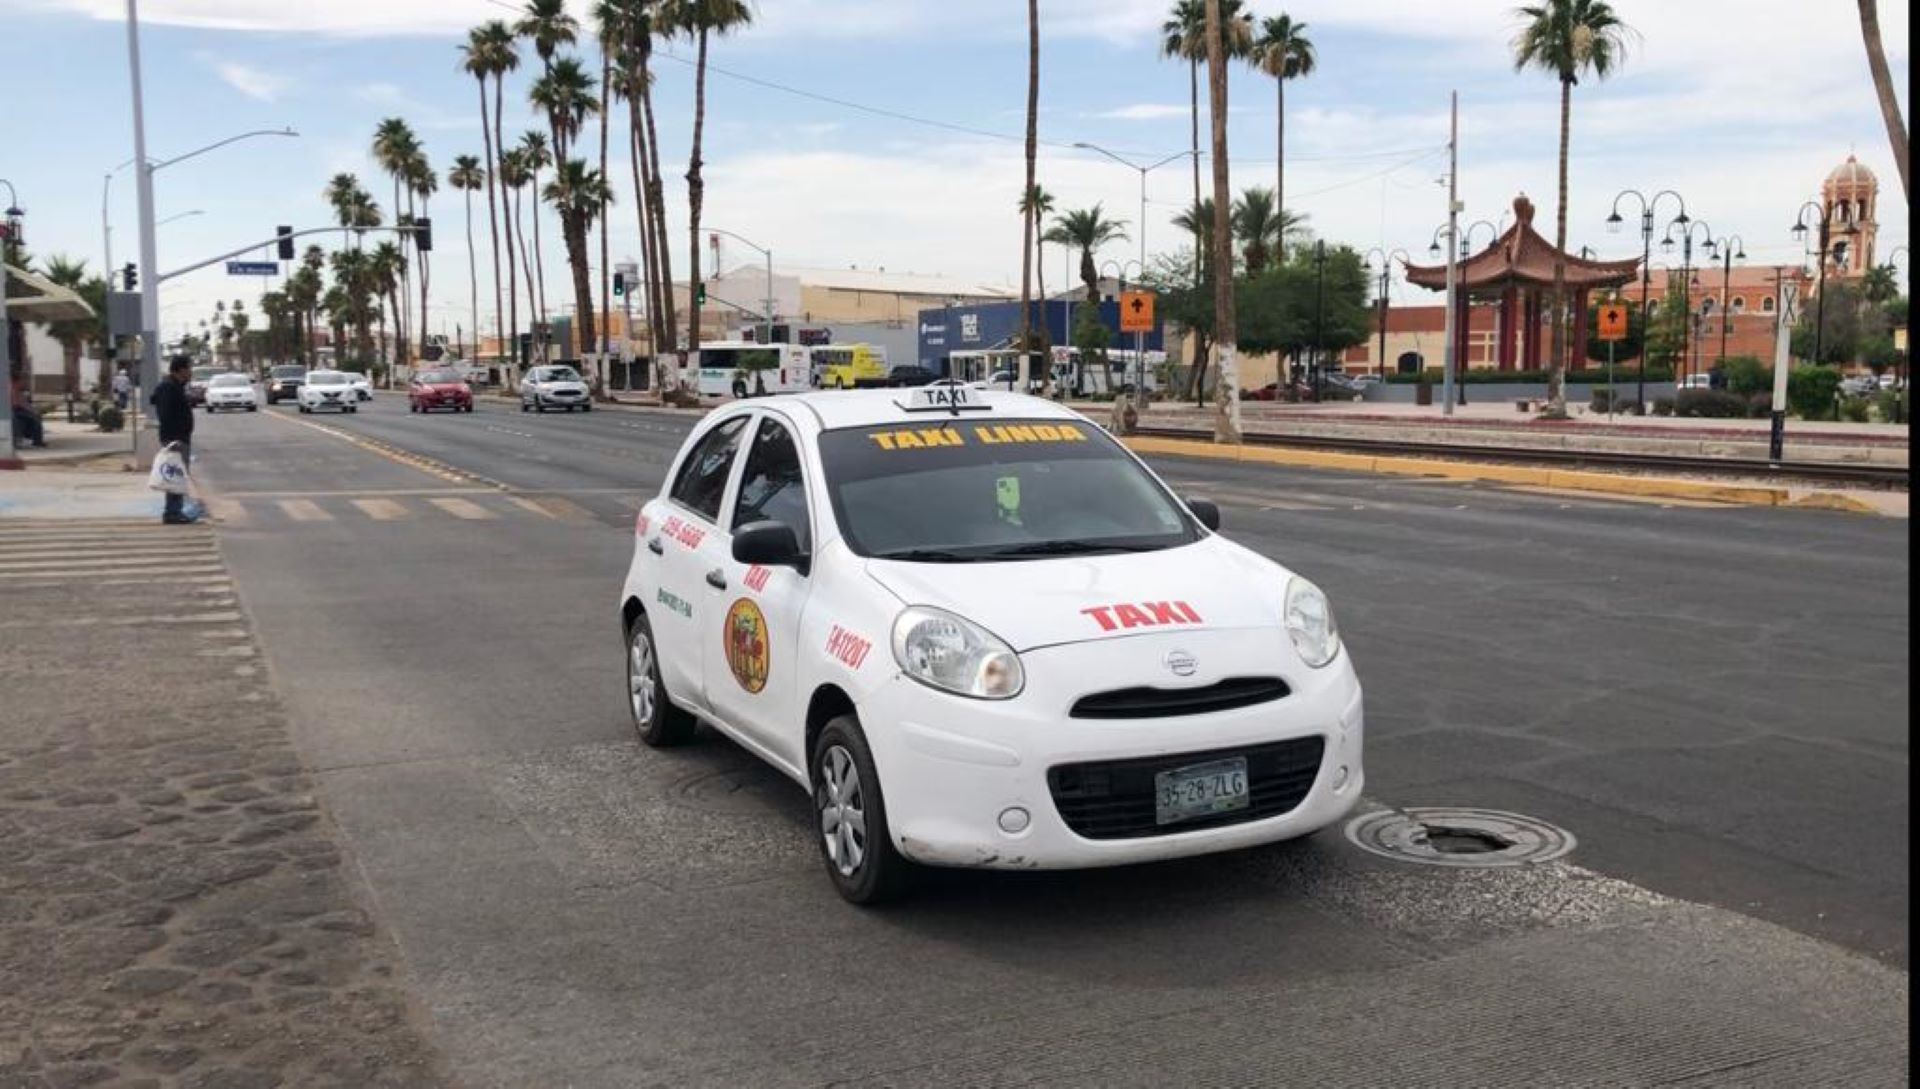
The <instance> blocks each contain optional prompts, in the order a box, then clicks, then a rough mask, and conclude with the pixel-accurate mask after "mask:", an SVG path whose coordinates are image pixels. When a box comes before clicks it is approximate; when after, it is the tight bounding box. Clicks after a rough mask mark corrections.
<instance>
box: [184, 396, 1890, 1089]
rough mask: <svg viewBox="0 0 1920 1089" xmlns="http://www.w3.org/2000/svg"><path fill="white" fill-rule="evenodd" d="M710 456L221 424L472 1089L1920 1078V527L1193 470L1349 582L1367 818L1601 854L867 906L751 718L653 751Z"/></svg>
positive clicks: (352, 424) (571, 439)
mask: <svg viewBox="0 0 1920 1089" xmlns="http://www.w3.org/2000/svg"><path fill="white" fill-rule="evenodd" d="M688 426H690V424H689V421H688V420H687V419H685V418H684V417H673V416H669V415H666V414H661V413H640V412H626V411H614V410H605V409H603V410H600V411H596V412H594V413H591V414H586V415H568V414H557V415H548V416H540V415H524V414H522V413H520V412H518V411H516V410H514V409H513V408H512V407H511V406H505V407H503V406H501V405H500V404H498V403H495V402H490V401H483V402H482V405H481V407H480V410H479V411H478V412H476V413H474V414H472V415H458V416H455V415H446V416H432V417H424V418H423V417H416V416H411V415H409V414H408V413H407V412H406V410H405V404H404V401H402V400H400V399H399V398H397V397H395V396H394V395H390V394H382V395H381V399H380V400H379V401H377V402H376V403H375V404H373V405H371V406H368V407H367V408H366V409H364V410H363V411H362V412H360V413H359V414H357V415H355V416H351V417H327V418H322V419H314V418H309V417H295V416H294V415H293V414H292V413H291V412H290V411H279V410H276V411H271V412H263V413H261V414H259V415H247V416H233V417H226V418H219V419H215V420H209V421H205V422H203V423H202V425H201V433H200V434H199V435H198V436H196V438H197V441H196V444H195V445H196V471H197V472H199V473H200V474H201V475H202V476H203V477H204V478H205V479H206V480H207V481H208V482H209V484H210V486H211V488H212V491H213V494H214V495H215V496H216V497H218V502H217V503H216V509H217V510H218V511H219V513H220V515H221V517H222V525H221V531H220V536H221V538H222V542H223V547H224V548H225V549H226V551H227V554H228V556H229V559H230V562H231V564H232V566H233V568H234V570H235V573H236V578H237V581H238V583H239V586H240V596H241V600H242V602H243V603H244V605H245V606H246V607H247V609H248V611H249V613H250V614H251V615H252V617H253V619H254V620H255V622H256V623H257V624H258V625H259V626H260V629H261V637H262V640H263V643H264V645H265V647H266V650H267V654H268V658H269V660H270V662H271V667H272V670H273V675H274V680H275V683H276V686H277V687H278V688H279V689H280V690H281V694H282V695H283V696H284V697H285V698H286V700H287V702H288V706H289V709H290V712H291V716H292V719H293V723H294V729H295V737H296V740H297V742H298V744H299V746H300V748H301V751H302V754H303V756H304V757H305V758H306V759H307V760H308V762H309V763H310V764H312V765H313V766H314V768H315V770H316V773H317V775H318V776H319V778H320V780H321V782H322V783H323V785H324V796H325V799H326V801H327V804H328V805H329V806H330V808H331V809H332V810H333V812H334V814H335V816H336V818H337V819H338V820H339V821H340V823H341V825H342V827H343V828H344V830H345V831H346V833H347V837H348V840H349V843H350V846H351V849H352V850H353V851H354V853H355V855H356V858H357V861H358V862H359V865H360V868H361V872H362V874H363V875H364V877H365V879H366V881H367V883H368V887H369V890H370V892H371V895H372V897H373V899H374V901H375V902H376V903H377V905H378V906H379V909H380V911H381V912H382V914H383V915H384V916H386V917H387V920H388V921H389V922H390V923H391V924H392V925H393V927H394V929H395V932H396V934H397V935H398V938H399V941H400V944H401V947H402V950H403V952H404V953H405V955H406V957H407V958H408V962H409V966H410V968H411V970H412V971H413V973H414V974H415V976H416V978H417V981H418V985H419V986H420V987H421V988H422V990H423V991H424V995H425V1000H426V1002H427V1004H428V1006H429V1008H430V1009H431V1010H432V1011H433V1014H434V1018H435V1023H436V1028H437V1029H438V1031H439V1032H440V1035H441V1041H442V1043H443V1045H444V1046H445V1047H446V1048H447V1049H448V1051H449V1054H450V1056H451V1058H452V1061H453V1064H454V1067H455V1069H456V1070H458V1071H460V1072H461V1073H462V1075H463V1076H464V1077H466V1078H467V1079H468V1080H469V1081H470V1082H472V1083H473V1084H499V1085H513V1084H536V1083H537V1084H558V1083H562V1082H563V1081H568V1082H571V1083H572V1084H578V1085H587V1084H594V1085H597V1084H655V1083H658V1084H722V1083H724V1084H729V1085H745V1084H768V1085H788V1084H818V1083H823V1082H828V1081H835V1080H836V1079H838V1083H842V1084H868V1083H872V1084H929V1085H943V1084H944V1085H953V1084H966V1085H974V1084H1050V1085H1052V1084H1136V1083H1143V1082H1147V1081H1154V1082H1156V1083H1157V1082H1158V1081H1159V1080H1160V1079H1159V1078H1158V1077H1149V1076H1148V1075H1149V1074H1152V1073H1155V1072H1164V1071H1168V1070H1175V1069H1177V1070H1180V1071H1184V1072H1186V1073H1187V1074H1188V1075H1189V1076H1188V1079H1187V1080H1190V1081H1197V1082H1200V1083H1202V1084H1213V1083H1214V1082H1216V1081H1218V1082H1221V1083H1234V1084H1246V1083H1249V1081H1251V1082H1253V1083H1271V1082H1270V1080H1269V1079H1270V1078H1271V1077H1272V1075H1271V1073H1270V1071H1271V1070H1273V1069H1275V1067H1273V1066H1271V1065H1263V1064H1273V1063H1284V1064H1286V1065H1285V1067H1284V1069H1286V1070H1288V1071H1289V1073H1288V1075H1287V1077H1286V1078H1285V1079H1283V1080H1286V1081H1293V1080H1295V1079H1296V1077H1297V1078H1300V1079H1305V1078H1308V1077H1310V1076H1317V1077H1321V1078H1323V1079H1324V1080H1327V1081H1330V1082H1331V1083H1335V1084H1388V1083H1404V1084H1419V1085H1451V1084H1460V1085H1465V1084H1478V1085H1497V1084H1545V1083H1552V1084H1560V1085H1570V1084H1623V1083H1636V1084H1646V1083H1656V1082H1660V1081H1662V1080H1663V1079H1679V1078H1682V1077H1687V1076H1693V1077H1699V1078H1701V1079H1702V1080H1703V1082H1704V1083H1723V1084H1762V1083H1778V1084H1809V1083H1812V1082H1825V1083H1833V1082H1831V1080H1830V1076H1831V1077H1837V1078H1839V1080H1840V1081H1844V1082H1845V1083H1848V1084H1869V1083H1880V1082H1885V1083H1888V1084H1901V1083H1904V1071H1905V1064H1906V1044H1905V1040H1904V1036H1905V1031H1906V1014H1905V996H1906V989H1907V976H1906V967H1907V963H1908V956H1909V937H1908V925H1907V921H1906V916H1907V886H1908V875H1909V871H1908V862H1907V854H1908V851H1907V848H1908V831H1907V826H1908V815H1909V809H1908V801H1907V799H1908V774H1907V759H1908V729H1907V718H1908V711H1909V706H1908V703H1909V695H1908V682H1907V660H1908V651H1909V635H1908V607H1907V592H1908V583H1909V572H1908V567H1907V550H1908V526H1907V523H1906V522H1905V521H1903V520H1891V519H1879V518H1871V517H1863V516H1858V515H1848V514H1838V513H1830V512H1819V511H1791V510H1770V509H1747V508H1731V507H1697V506H1687V505H1675V504H1667V505H1663V504H1654V503H1628V502H1624V501H1615V500H1598V499H1591V498H1586V497H1580V496H1573V495H1562V494H1543V493H1533V492H1525V491H1520V490H1514V489H1507V488H1494V487H1489V486H1475V485H1462V484H1455V483H1440V482H1419V481H1409V480H1402V479H1392V478H1381V477H1371V476H1363V475H1355V474H1341V473H1329V472H1318V471H1295V470H1285V469H1276V468H1272V467H1265V466H1262V467H1242V466H1236V465H1230V464H1226V463H1213V462H1203V461H1193V460H1180V459H1167V460H1163V461H1161V462H1160V463H1158V466H1157V467H1158V468H1159V469H1160V470H1161V472H1162V473H1163V475H1165V476H1167V477H1168V478H1169V479H1170V480H1172V481H1174V482H1175V483H1176V485H1177V486H1178V487H1179V488H1180V489H1181V490H1182V491H1186V492H1190V493H1193V494H1200V495H1205V496H1208V497H1211V498H1214V499H1216V500H1218V501H1220V502H1221V504H1222V506H1223V509H1224V512H1225V518H1226V525H1225V531H1226V532H1227V533H1229V534H1230V535H1232V536H1234V537H1236V538H1237V539H1239V540H1241V541H1243V542H1245V543H1247V544H1249V545H1250V546H1252V547H1254V548H1257V549H1259V550H1261V551H1263V552H1266V553H1267V554H1269V555H1272V556H1274V557H1275V558H1277V559H1280V560H1281V561H1283V562H1285V563H1287V564H1288V565H1289V566H1291V567H1294V568H1295V569H1297V570H1300V571H1302V572H1303V573H1305V574H1307V575H1309V576H1310V577H1312V578H1313V579H1315V581H1317V582H1319V583H1320V584H1321V585H1322V586H1323V587H1325V588H1326V589H1327V591H1328V592H1329V594H1330V596H1331V597H1332V600H1333V602H1334V604H1335V608H1336V611H1337V614H1338V616H1339V618H1340V622H1341V627H1342V630H1343V634H1344V635H1345V637H1346V640H1347V643H1348V645H1349V647H1350V648H1351V650H1352V653H1353V654H1354V656H1355V661H1356V663H1357V665H1358V668H1359V670H1360V673H1361V677H1362V680H1363V682H1364V683H1365V684H1366V686H1367V696H1368V771H1369V783H1368V794H1369V803H1370V804H1374V805H1380V806H1389V807H1400V806H1423V805H1473V806H1483V807H1490V808H1495V809H1504V810H1511V811H1516V812H1520V813H1524V814H1528V815H1531V816H1534V817H1538V818H1541V819H1543V820H1546V821H1549V822H1552V823H1553V824H1556V825H1558V826H1560V827H1562V828H1565V829H1568V830H1569V831H1571V832H1572V833H1573V834H1574V835H1575V836H1577V837H1578V840H1579V846H1578V849H1577V850H1576V851H1575V852H1574V854H1573V855H1572V856H1571V858H1570V859H1569V860H1568V861H1567V862H1566V863H1556V864H1549V865H1545V866H1540V867H1533V868H1529V869H1526V870H1510V871H1477V872H1469V871H1451V870H1436V869H1433V868H1426V867H1417V866H1411V865H1406V864H1400V863H1394V862H1389V861H1384V860H1376V859H1374V858H1372V857H1371V856H1367V855H1364V854H1362V853H1360V852H1359V851H1357V850H1356V849H1354V848H1353V847H1351V846H1350V845H1348V844H1346V843H1345V842H1344V841H1343V840H1342V838H1341V837H1340V835H1339V834H1338V832H1337V831H1333V830H1329V831H1328V832H1325V833H1322V834H1320V835H1318V836H1315V837H1313V838H1312V839H1310V840H1308V841H1305V842H1304V843H1298V844H1290V845H1282V846H1279V847H1276V848H1271V849H1267V850H1262V851H1255V852H1248V853H1245V854H1241V855H1234V856H1223V857H1219V858H1213V859H1203V860H1195V861H1190V862H1183V863H1178V864H1170V865H1161V866H1153V867H1144V868H1136V869H1131V870H1120V871H1112V872H1101V873H1092V874H1073V875H1047V874H1042V875H1012V876H1009V875H991V874H966V873H947V874H940V875H936V876H935V878H934V879H933V880H932V881H931V882H930V887H929V888H928V889H927V890H926V891H925V892H924V893H923V894H922V895H921V896H920V897H918V898H917V899H915V900H913V901H910V902H909V903H907V904H904V905H901V906H899V907H897V908H894V909H891V910H888V911H885V912H875V913H869V912H860V911H856V910H853V909H850V908H847V907H845V906H844V905H842V904H841V903H839V901H838V900H837V898H835V897H834V896H833V894H832V892H831V890H830V889H829V888H828V886H827V883H826V881H825V880H824V878H823V877H822V875H820V874H819V873H818V872H816V868H817V866H818V862H817V859H816V857H815V853H814V849H813V846H812V843H811V839H810V836H809V833H808V831H807V829H808V822H809V815H808V811H807V803H806V800H805V798H804V795H803V794H802V792H800V791H798V790H797V789H795V788H793V787H792V786H791V785H790V784H788V783H787V782H785V781H784V780H782V779H779V778H777V777H776V776H774V775H773V774H772V773H770V772H766V771H764V770H762V769H761V768H760V767H759V766H758V765H757V764H756V763H754V762H753V761H752V760H751V759H750V758H749V757H747V756H745V755H744V754H743V753H741V752H740V751H739V750H737V749H735V748H734V747H733V746H731V745H730V744H728V743H726V742H725V741H724V740H722V739H719V738H718V737H717V736H716V735H712V734H711V733H707V734H704V735H703V741H702V743H700V744H696V745H694V746H692V747H690V748H688V749H685V750H681V751H676V752H670V753H660V752H653V751H650V750H643V749H642V748H640V747H639V746H638V745H637V743H636V742H635V741H634V740H633V739H632V734H631V729H630V727H629V725H628V723H627V720H626V714H625V709H624V706H623V704H622V691H621V676H620V665H619V662H620V658H619V649H618V641H617V640H618V635H617V631H616V621H615V619H614V609H615V597H616V594H617V591H618V587H619V583H620V580H621V577H622V575H623V574H624V571H625V568H626V564H627V560H628V558H629V555H630V550H631V548H632V537H631V534H630V532H629V531H628V528H627V527H628V526H629V525H630V524H631V521H632V518H633V515H634V512H635V511H636V510H637V509H638V506H639V502H640V499H641V497H642V496H643V495H645V494H648V493H651V492H652V491H654V490H656V489H657V488H658V486H659V483H660V478H661V476H662V474H663V472H664V469H665V466H666V463H667V461H668V460H669V459H670V458H671V456H672V454H673V451H674V450H675V448H676V446H677V444H678V441H679V438H680V436H682V435H683V434H684V433H685V431H686V429H687V428H688ZM396 450H399V451H405V452H409V453H410V455H420V456H423V457H424V458H427V459H431V461H429V462H421V461H420V460H419V459H417V458H413V457H409V456H408V455H406V454H400V455H397V454H396V453H395V451H396ZM409 462H412V463H409ZM448 470H452V471H448ZM1623 1041H1626V1042H1623ZM1302 1044H1306V1045H1311V1046H1307V1047H1302V1046H1301V1045H1302ZM1756 1064H1757V1065H1756ZM1263 1070H1264V1071H1269V1073H1268V1074H1267V1075H1264V1076H1263V1075H1259V1074H1257V1073H1255V1072H1257V1071H1263ZM1810 1070H1811V1071H1815V1072H1816V1073H1814V1074H1808V1073H1807V1071H1810ZM1842 1075H1844V1076H1842Z"/></svg>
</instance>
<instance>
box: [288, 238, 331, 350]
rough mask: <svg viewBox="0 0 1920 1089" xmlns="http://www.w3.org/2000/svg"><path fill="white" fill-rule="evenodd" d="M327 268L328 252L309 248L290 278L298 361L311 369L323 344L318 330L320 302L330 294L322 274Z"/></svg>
mask: <svg viewBox="0 0 1920 1089" xmlns="http://www.w3.org/2000/svg"><path fill="white" fill-rule="evenodd" d="M326 267H327V255H326V251H324V250H322V249H321V248H320V247H319V246H308V247H307V250H306V253H304V254H302V255H301V258H300V267H299V268H297V269H295V270H294V273H293V275H291V276H289V277H287V301H288V303H289V304H291V305H292V307H293V310H294V313H295V315H296V328H295V341H296V345H295V347H296V349H297V353H298V354H297V356H296V358H298V359H300V360H302V361H303V362H305V363H306V364H307V366H309V367H311V366H313V365H314V364H315V363H316V362H317V359H318V354H317V353H318V349H319V344H318V338H317V337H316V335H315V330H316V329H317V328H318V326H319V322H320V309H321V306H320V299H321V296H322V295H323V294H325V291H326V284H325V283H324V282H323V281H322V280H321V278H320V273H321V272H322V271H323V270H324V269H325V268H326ZM301 327H304V329H305V333H304V334H302V333H301V331H300V330H301Z"/></svg>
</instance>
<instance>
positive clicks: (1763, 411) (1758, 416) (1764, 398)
mask: <svg viewBox="0 0 1920 1089" xmlns="http://www.w3.org/2000/svg"><path fill="white" fill-rule="evenodd" d="M1771 415H1773V394H1772V393H1771V392H1767V393H1749V394H1747V416H1748V418H1749V419H1755V420H1764V419H1766V418H1767V417H1769V416H1771Z"/></svg>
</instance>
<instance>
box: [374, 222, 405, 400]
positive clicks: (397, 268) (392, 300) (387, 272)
mask: <svg viewBox="0 0 1920 1089" xmlns="http://www.w3.org/2000/svg"><path fill="white" fill-rule="evenodd" d="M366 274H367V277H368V279H367V289H368V290H369V291H370V292H371V293H372V295H373V297H374V299H375V300H377V302H378V303H379V304H383V305H385V306H388V307H390V308H391V309H392V311H393V318H394V323H395V330H394V331H395V334H396V336H395V340H394V342H393V344H392V345H391V346H389V347H388V352H389V356H388V366H389V367H391V366H392V365H393V364H394V363H396V362H399V361H401V360H403V359H404V358H405V347H406V338H405V337H404V336H400V335H399V328H398V324H399V321H400V306H401V300H402V299H404V298H405V297H406V286H407V252H406V249H405V248H404V247H403V246H402V245H401V244H400V243H397V242H382V243H380V244H379V245H378V246H375V247H374V248H373V249H372V250H371V251H369V252H368V254H367V269H366ZM383 324H384V322H383ZM384 338H385V334H384V332H383V333H382V339H383V340H384ZM368 371H369V372H371V371H372V368H371V367H369V368H368ZM388 373H389V374H391V373H392V371H391V370H389V371H388Z"/></svg>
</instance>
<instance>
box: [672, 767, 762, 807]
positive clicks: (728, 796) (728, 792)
mask: <svg viewBox="0 0 1920 1089" xmlns="http://www.w3.org/2000/svg"><path fill="white" fill-rule="evenodd" d="M787 785H788V780H787V779H785V778H783V777H782V776H780V775H779V774H777V773H775V772H773V771H772V770H771V769H765V768H764V766H763V765H759V764H749V765H745V766H742V767H737V768H721V769H719V770H717V771H702V772H696V773H695V774H693V775H689V776H687V777H685V778H683V779H681V780H679V781H678V782H676V783H674V784H673V785H672V786H671V787H668V788H667V796H668V797H669V798H670V799H672V800H673V802H674V803H675V804H678V805H682V806H685V807H686V808H688V809H698V810H700V811H701V812H704V813H722V814H727V815H730V816H739V815H749V816H758V815H764V814H766V813H767V812H768V811H769V810H771V809H775V808H777V803H778V802H779V801H780V800H782V799H781V794H782V788H783V787H787ZM788 789H791V788H790V787H788Z"/></svg>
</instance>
